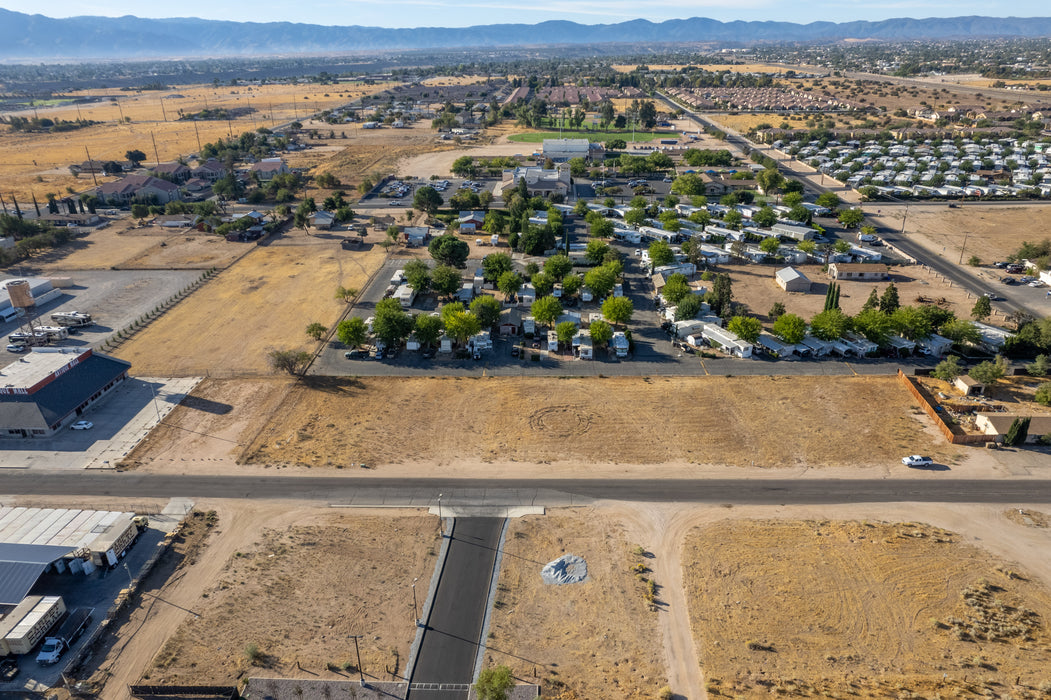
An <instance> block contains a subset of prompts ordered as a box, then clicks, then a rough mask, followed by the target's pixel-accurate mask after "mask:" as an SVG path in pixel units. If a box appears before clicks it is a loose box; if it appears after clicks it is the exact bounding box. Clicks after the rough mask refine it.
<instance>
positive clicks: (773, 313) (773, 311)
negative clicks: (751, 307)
mask: <svg viewBox="0 0 1051 700" xmlns="http://www.w3.org/2000/svg"><path fill="white" fill-rule="evenodd" d="M784 313H785V305H784V304H782V303H781V302H779V301H775V302H774V305H773V306H771V307H770V312H769V313H768V314H767V316H769V317H770V318H772V319H774V320H775V321H776V320H777V317H778V316H780V315H782V314H784Z"/></svg>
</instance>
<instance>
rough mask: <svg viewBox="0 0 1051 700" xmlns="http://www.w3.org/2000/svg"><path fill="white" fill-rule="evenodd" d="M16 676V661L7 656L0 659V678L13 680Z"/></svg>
mask: <svg viewBox="0 0 1051 700" xmlns="http://www.w3.org/2000/svg"><path fill="white" fill-rule="evenodd" d="M17 676H18V662H17V661H15V660H14V659H11V658H7V659H4V660H3V661H0V680H4V681H13V680H14V679H15V678H16V677H17Z"/></svg>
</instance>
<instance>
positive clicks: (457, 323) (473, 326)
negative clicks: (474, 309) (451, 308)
mask: <svg viewBox="0 0 1051 700" xmlns="http://www.w3.org/2000/svg"><path fill="white" fill-rule="evenodd" d="M444 322H445V334H446V335H448V336H449V337H450V338H452V339H453V340H455V341H456V342H457V344H459V345H464V344H465V343H466V342H467V341H468V340H469V339H470V338H471V337H472V336H475V335H478V333H479V332H481V330H482V322H481V321H480V320H479V319H478V317H477V316H475V315H474V314H472V313H471V312H470V311H456V312H454V313H451V314H449V315H448V316H447V317H446V318H445V319H444Z"/></svg>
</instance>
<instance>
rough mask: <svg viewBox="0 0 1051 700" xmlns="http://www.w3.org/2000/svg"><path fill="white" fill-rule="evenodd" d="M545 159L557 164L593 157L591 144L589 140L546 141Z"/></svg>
mask: <svg viewBox="0 0 1051 700" xmlns="http://www.w3.org/2000/svg"><path fill="white" fill-rule="evenodd" d="M542 152H543V155H544V158H548V159H551V160H552V161H554V162H556V163H565V162H566V161H568V160H570V159H571V158H583V159H585V160H587V159H588V157H589V156H590V155H591V144H590V143H589V142H588V140H587V139H544V148H543V151H542Z"/></svg>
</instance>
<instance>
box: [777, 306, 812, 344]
mask: <svg viewBox="0 0 1051 700" xmlns="http://www.w3.org/2000/svg"><path fill="white" fill-rule="evenodd" d="M774 335H776V336H777V337H778V338H780V339H781V340H783V341H785V342H786V343H789V344H791V345H795V344H796V343H800V342H802V341H803V338H805V337H806V321H804V320H803V319H802V318H800V317H799V316H797V315H795V314H782V315H781V316H778V317H777V320H776V321H774Z"/></svg>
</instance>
